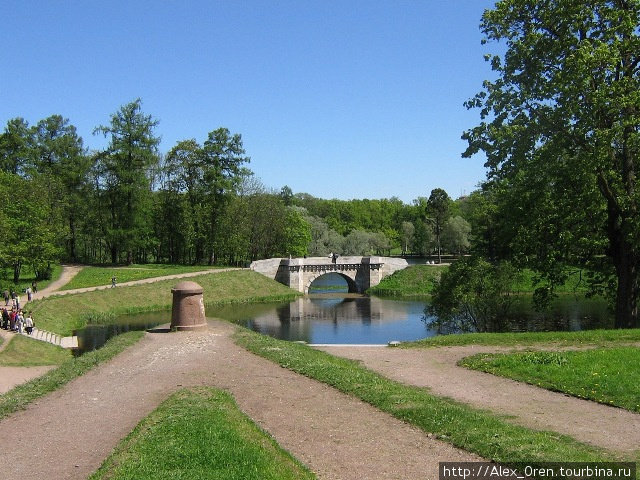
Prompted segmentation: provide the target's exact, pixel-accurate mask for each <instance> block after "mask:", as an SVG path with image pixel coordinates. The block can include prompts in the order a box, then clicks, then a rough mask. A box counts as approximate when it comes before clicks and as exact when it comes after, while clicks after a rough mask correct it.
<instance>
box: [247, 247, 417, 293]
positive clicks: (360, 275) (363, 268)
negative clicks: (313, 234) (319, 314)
mask: <svg viewBox="0 0 640 480" xmlns="http://www.w3.org/2000/svg"><path fill="white" fill-rule="evenodd" d="M407 266H408V264H407V261H406V260H404V259H402V258H390V257H358V256H352V257H338V258H337V260H336V261H335V262H334V261H333V260H332V259H331V258H328V257H309V258H269V259H267V260H256V261H255V262H252V263H251V265H250V268H251V270H254V271H256V272H258V273H261V274H262V275H265V276H267V277H269V278H273V279H274V280H276V281H278V282H280V283H282V284H284V285H286V286H288V287H290V288H293V289H294V290H297V291H299V292H302V293H309V287H310V286H311V284H312V283H313V281H314V280H315V279H317V278H319V277H321V276H322V275H326V274H327V273H337V274H338V275H340V276H341V277H342V278H344V279H345V280H346V281H347V285H348V286H349V292H350V293H364V292H365V291H366V290H367V289H368V288H370V287H375V286H376V285H378V284H379V283H380V280H382V279H383V278H384V277H386V276H387V275H391V274H392V273H393V272H395V271H398V270H402V269H403V268H406V267H407Z"/></svg>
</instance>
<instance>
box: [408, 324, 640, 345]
mask: <svg viewBox="0 0 640 480" xmlns="http://www.w3.org/2000/svg"><path fill="white" fill-rule="evenodd" d="M630 342H640V328H632V329H626V330H580V331H577V332H517V333H514V332H506V333H463V334H452V335H439V336H437V337H429V338H425V339H423V340H418V341H416V342H407V343H403V344H402V347H404V348H429V347H444V346H454V345H494V346H499V345H505V346H526V345H536V344H554V345H557V346H571V345H575V346H581V345H594V346H595V345H612V344H619V343H630Z"/></svg>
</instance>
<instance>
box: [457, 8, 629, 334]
mask: <svg viewBox="0 0 640 480" xmlns="http://www.w3.org/2000/svg"><path fill="white" fill-rule="evenodd" d="M481 26H482V30H483V31H484V33H485V35H486V37H487V40H489V41H505V42H506V51H505V53H504V55H488V56H487V59H488V60H489V61H490V63H491V66H492V68H493V70H494V71H495V72H496V73H497V79H496V80H495V81H487V82H485V88H484V91H482V92H481V93H479V94H478V95H477V96H476V97H475V98H474V99H472V100H471V101H470V102H468V106H470V107H479V108H481V109H482V113H481V115H482V120H483V121H482V123H481V124H480V125H479V126H477V127H475V128H473V129H472V130H470V131H468V132H466V133H465V134H464V137H465V138H466V139H467V140H468V141H469V148H468V149H467V151H466V155H471V154H473V153H475V152H477V151H479V150H483V151H484V152H485V153H486V156H487V166H488V168H489V176H490V178H491V179H492V180H493V181H494V182H495V183H496V185H497V186H498V191H499V192H500V195H501V196H502V198H503V199H504V198H507V199H508V200H504V201H502V204H503V205H506V204H508V205H510V207H509V209H508V210H509V212H508V213H509V215H508V216H505V219H507V220H509V221H511V222H515V224H516V225H517V227H516V228H514V232H515V233H516V236H515V237H514V244H515V245H516V248H515V249H514V250H516V251H520V252H521V253H522V258H524V259H525V260H527V261H528V262H529V263H531V264H532V265H533V266H534V267H536V268H538V269H539V270H541V271H542V272H544V273H545V274H546V275H547V276H548V277H549V279H550V280H552V281H557V280H559V279H561V278H560V277H561V275H560V274H559V272H560V271H561V270H560V269H559V268H558V266H559V265H560V266H561V265H563V264H566V263H574V262H582V263H584V262H585V261H591V262H592V265H593V266H596V264H597V263H598V262H599V259H600V258H602V256H603V255H605V256H606V258H607V259H608V262H602V263H600V264H599V265H597V266H598V268H599V272H600V273H601V274H602V275H603V276H606V275H607V274H608V273H609V272H611V273H612V274H613V276H614V278H615V280H616V282H615V283H616V284H617V292H616V294H615V316H616V323H615V324H616V326H617V327H637V326H638V297H639V295H640V284H639V279H638V275H639V268H640V250H639V249H640V222H639V217H638V208H639V200H640V198H639V193H638V189H637V185H636V183H637V180H636V177H637V171H636V170H637V162H638V153H639V152H640V93H639V92H640V28H639V26H640V1H639V0H566V1H559V0H502V1H500V2H498V3H497V4H496V6H495V8H494V9H492V10H487V11H486V12H485V13H484V16H483V19H482V24H481ZM499 203H500V201H499Z"/></svg>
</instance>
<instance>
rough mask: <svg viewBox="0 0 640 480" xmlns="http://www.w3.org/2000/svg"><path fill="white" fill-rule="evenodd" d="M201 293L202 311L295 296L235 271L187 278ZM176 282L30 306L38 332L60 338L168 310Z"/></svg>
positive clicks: (265, 280)
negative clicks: (102, 322) (108, 321)
mask: <svg viewBox="0 0 640 480" xmlns="http://www.w3.org/2000/svg"><path fill="white" fill-rule="evenodd" d="M189 281H194V282H196V283H198V284H199V285H200V286H202V288H203V289H204V294H203V296H204V302H205V307H208V306H215V305H221V304H230V303H248V302H256V301H269V300H272V301H278V300H287V299H292V298H294V297H296V296H298V295H299V293H297V292H294V291H293V290H291V289H290V288H287V287H285V286H284V285H281V284H279V283H277V282H275V281H273V280H271V279H269V278H267V277H265V276H263V275H260V274H259V273H256V272H252V271H249V270H236V271H230V272H219V273H211V274H205V275H200V276H197V277H191V278H189ZM178 282H180V280H177V279H173V280H160V281H158V282H155V283H149V284H145V285H135V286H128V287H116V288H109V289H106V290H99V291H94V292H86V293H81V294H70V295H64V296H57V297H56V296H52V297H48V298H45V299H42V300H36V301H34V302H33V303H31V304H30V309H31V310H32V311H33V318H34V320H35V322H36V325H37V326H38V328H41V329H43V330H48V331H51V332H55V333H57V334H59V335H62V336H68V335H71V334H72V332H73V330H75V329H78V328H82V327H84V326H85V325H86V324H87V322H88V321H89V320H90V319H91V318H96V317H102V318H104V317H111V318H114V317H115V316H117V315H124V314H129V313H141V312H152V311H163V310H170V309H171V304H172V301H173V295H172V293H171V289H172V288H173V287H174V286H175V285H176V284H177V283H178Z"/></svg>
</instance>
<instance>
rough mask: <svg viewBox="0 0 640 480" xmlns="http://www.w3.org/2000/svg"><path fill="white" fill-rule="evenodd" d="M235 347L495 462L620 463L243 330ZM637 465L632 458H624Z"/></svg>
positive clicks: (565, 440)
mask: <svg viewBox="0 0 640 480" xmlns="http://www.w3.org/2000/svg"><path fill="white" fill-rule="evenodd" d="M236 341H237V342H238V344H240V345H242V346H244V347H245V348H247V349H248V350H250V351H251V352H253V353H256V354H257V355H260V356H263V357H265V358H268V359H270V360H272V361H274V362H276V363H278V364H279V365H281V366H282V367H284V368H288V369H290V370H293V371H295V372H298V373H300V374H302V375H305V376H307V377H310V378H314V379H316V380H318V381H321V382H324V383H326V384H328V385H331V386H332V387H334V388H337V389H338V390H340V391H342V392H344V393H346V394H348V395H353V396H354V397H357V398H359V399H361V400H363V401H365V402H367V403H369V404H371V405H373V406H374V407H377V408H378V409H380V410H382V411H384V412H387V413H389V414H391V415H393V416H394V417H396V418H398V419H400V420H402V421H404V422H407V423H409V424H411V425H415V426H416V427H418V428H420V429H422V430H424V431H425V432H430V433H433V434H435V435H436V436H437V438H439V439H441V440H444V441H446V442H449V443H452V444H453V445H455V446H457V447H460V448H463V449H465V450H467V451H470V452H474V453H477V454H478V455H480V456H481V457H483V458H486V459H489V460H495V461H499V462H542V461H564V462H569V461H572V462H584V461H605V460H611V461H612V460H623V459H622V458H619V457H618V454H616V453H613V452H608V451H604V450H601V449H598V448H595V447H592V446H588V445H586V444H583V443H580V442H577V441H576V440H574V439H572V438H570V437H568V436H566V435H561V434H558V433H555V432H544V431H536V430H532V429H528V428H525V427H521V426H518V425H514V424H511V423H509V422H508V421H507V420H505V419H502V418H500V417H499V416H497V415H494V414H492V413H490V412H487V411H484V410H479V409H475V408H472V407H469V406H467V405H463V404H461V403H458V402H456V401H453V400H451V399H447V398H443V397H437V396H434V395H431V394H430V393H429V392H428V391H427V390H426V389H423V388H418V387H413V386H410V385H405V384H402V383H399V382H395V381H392V380H389V379H387V378H385V377H383V376H381V375H379V374H377V373H375V372H372V371H370V370H367V369H366V368H364V367H362V366H361V365H360V364H359V363H357V362H354V361H351V360H347V359H343V358H338V357H333V356H331V355H328V354H326V353H324V352H321V351H317V350H314V349H312V348H310V347H308V346H306V345H300V344H296V343H291V342H285V341H282V340H276V339H273V338H270V337H266V336H264V335H260V334H257V333H255V332H251V331H248V330H245V329H239V330H238V333H237V335H236ZM625 460H637V459H625Z"/></svg>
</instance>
